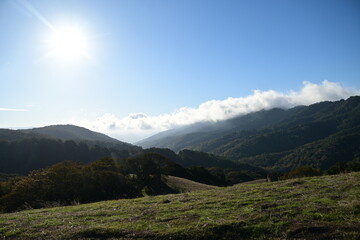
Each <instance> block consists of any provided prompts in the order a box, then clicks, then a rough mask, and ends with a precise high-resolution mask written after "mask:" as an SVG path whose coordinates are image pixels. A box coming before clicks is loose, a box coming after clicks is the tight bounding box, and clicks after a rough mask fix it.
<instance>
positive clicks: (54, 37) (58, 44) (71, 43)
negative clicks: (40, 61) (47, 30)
mask: <svg viewBox="0 0 360 240" xmlns="http://www.w3.org/2000/svg"><path fill="white" fill-rule="evenodd" d="M47 42H48V45H49V48H50V51H49V55H50V56H51V57H54V58H58V59H60V60H63V61H73V60H79V59H82V58H90V56H89V54H88V47H89V46H88V38H87V36H86V35H85V34H84V33H83V31H81V29H80V28H79V27H77V26H63V27H60V28H57V29H54V30H53V31H52V34H51V36H50V38H49V39H48V41H47Z"/></svg>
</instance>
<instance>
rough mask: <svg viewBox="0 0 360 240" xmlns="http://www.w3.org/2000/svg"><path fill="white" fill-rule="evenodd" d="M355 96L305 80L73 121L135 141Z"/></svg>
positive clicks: (340, 88) (349, 91)
mask: <svg viewBox="0 0 360 240" xmlns="http://www.w3.org/2000/svg"><path fill="white" fill-rule="evenodd" d="M354 95H360V90H357V89H349V88H345V87H343V86H342V85H341V84H339V83H335V82H330V81H327V80H325V81H323V82H322V83H321V84H315V83H311V82H303V86H302V88H301V89H300V90H299V91H289V92H287V93H280V92H277V91H274V90H268V91H260V90H254V91H253V93H252V94H251V95H249V96H246V97H238V98H234V97H229V98H227V99H225V100H210V101H207V102H204V103H202V104H200V105H199V107H197V108H190V107H182V108H180V109H178V110H177V111H175V112H172V113H167V114H162V115H158V116H148V115H146V114H144V113H132V114H130V115H128V116H126V117H124V118H118V117H116V116H115V115H113V114H110V113H108V114H105V115H103V116H100V117H98V118H96V119H95V120H94V121H78V120H76V121H75V120H73V121H72V122H71V123H73V124H77V125H79V124H80V125H82V126H84V127H87V128H90V129H92V130H95V131H99V132H104V133H106V134H109V135H110V136H113V137H116V138H118V139H120V140H123V141H128V142H135V141H138V140H141V139H143V138H145V137H148V136H150V135H153V134H155V133H157V132H160V131H164V130H167V129H171V128H176V127H180V126H184V125H188V124H193V123H196V122H204V121H221V120H226V119H229V118H233V117H235V116H239V115H244V114H247V113H251V112H255V111H259V110H262V109H265V110H267V109H271V108H275V107H277V108H284V109H287V108H291V107H295V106H298V105H310V104H312V103H316V102H320V101H336V100H340V99H346V98H348V97H350V96H354Z"/></svg>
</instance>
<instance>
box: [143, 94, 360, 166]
mask: <svg viewBox="0 0 360 240" xmlns="http://www.w3.org/2000/svg"><path fill="white" fill-rule="evenodd" d="M182 132H183V133H182ZM175 133H176V134H175ZM139 143H140V144H141V145H143V146H149V145H153V146H155V147H169V148H170V149H173V150H177V151H179V150H181V149H182V148H187V149H191V150H196V151H200V152H207V153H212V154H215V155H217V156H224V157H226V158H227V159H230V160H236V161H241V162H245V163H249V164H252V165H255V166H258V167H265V168H268V169H276V170H280V171H288V170H291V169H294V168H296V167H298V166H302V165H310V166H312V167H317V168H321V169H323V170H325V169H327V168H329V167H330V166H332V165H334V164H335V163H336V162H339V161H351V160H359V159H360V97H359V96H355V97H350V98H349V99H347V100H340V101H336V102H321V103H317V104H312V105H310V106H300V107H295V108H292V109H288V110H281V109H272V110H268V111H260V112H257V113H251V114H248V115H245V116H241V117H237V118H234V119H230V120H226V121H223V122H218V123H213V124H212V125H211V124H205V123H204V124H203V125H202V127H201V128H199V127H198V126H196V127H194V126H188V127H186V128H185V127H184V128H182V129H178V130H176V131H175V130H171V131H168V132H165V133H160V134H158V135H156V136H154V137H150V138H148V139H146V140H143V141H141V142H139Z"/></svg>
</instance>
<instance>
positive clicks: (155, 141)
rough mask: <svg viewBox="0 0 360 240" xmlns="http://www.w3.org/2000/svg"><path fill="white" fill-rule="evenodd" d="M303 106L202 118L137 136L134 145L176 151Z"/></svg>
mask: <svg viewBox="0 0 360 240" xmlns="http://www.w3.org/2000/svg"><path fill="white" fill-rule="evenodd" d="M303 108H305V107H304V106H299V107H295V108H293V109H290V110H284V109H279V108H274V109H271V110H267V111H265V110H262V111H259V112H254V113H250V114H247V115H244V116H240V117H236V118H232V119H229V120H225V121H219V122H202V123H195V124H192V125H189V126H184V127H181V128H177V129H171V130H167V131H164V132H160V133H158V134H155V135H153V136H151V137H149V138H146V139H144V140H141V141H139V142H137V143H136V145H139V146H142V147H144V148H150V147H158V148H170V149H172V150H174V151H176V152H178V151H180V150H182V149H191V148H192V147H193V146H194V145H197V144H199V143H203V142H207V141H209V140H210V139H214V138H218V137H220V136H224V135H226V134H231V133H233V132H235V131H242V130H247V131H249V130H253V129H260V128H264V127H267V126H271V125H272V124H275V123H277V122H280V121H282V120H284V119H286V118H288V117H289V116H291V115H292V114H295V113H296V112H298V111H300V110H301V109H303Z"/></svg>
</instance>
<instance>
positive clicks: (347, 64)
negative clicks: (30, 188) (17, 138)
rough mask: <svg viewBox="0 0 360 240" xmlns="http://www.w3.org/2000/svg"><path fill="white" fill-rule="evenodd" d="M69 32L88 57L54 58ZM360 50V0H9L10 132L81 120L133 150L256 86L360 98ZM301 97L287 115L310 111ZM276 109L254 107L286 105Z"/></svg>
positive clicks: (3, 67) (6, 123)
mask: <svg viewBox="0 0 360 240" xmlns="http://www.w3.org/2000/svg"><path fill="white" fill-rule="evenodd" d="M61 26H77V27H78V28H80V29H81V31H82V33H83V34H84V36H86V44H87V46H88V48H87V53H88V54H89V56H90V58H80V59H77V60H76V61H72V60H71V61H70V60H69V61H64V60H59V59H57V58H56V57H48V56H47V53H48V51H49V49H48V46H47V45H46V44H47V43H46V41H47V40H48V39H49V36H50V35H51V34H52V32H53V30H54V29H57V28H60V27H61ZM52 28H53V29H52ZM359 43H360V2H359V1H357V0H353V1H351V0H317V1H308V0H302V1H297V0H251V1H250V0H249V1H240V0H238V1H211V0H206V1H205V0H204V1H200V0H191V1H190V0H181V1H165V0H163V1H145V0H142V1H140V0H128V1H121V0H116V1H115V0H114V1H110V0H107V1H100V0H61V1H60V0H57V1H55V0H1V1H0V127H1V128H9V127H12V128H16V127H35V126H45V125H49V124H57V123H74V124H78V125H82V126H86V127H89V128H91V129H94V130H98V131H101V132H105V133H107V134H110V135H112V136H115V137H117V138H119V139H121V140H127V141H135V140H139V139H140V138H142V137H144V136H148V135H150V134H153V133H155V132H157V131H160V130H164V129H167V128H169V127H173V126H178V125H182V124H183V123H184V124H185V123H192V122H194V121H198V120H199V121H202V120H204V119H205V120H206V118H204V117H202V116H205V115H206V116H210V115H211V114H208V113H205V115H204V113H203V112H199V111H197V112H196V110H199V109H201V106H205V105H206V106H208V105H209V104H206V103H209V101H211V100H214V101H215V102H218V103H221V104H225V103H228V104H230V105H231V106H234V104H235V103H234V102H232V101H226V100H228V99H229V98H231V99H233V98H234V99H240V102H239V101H235V102H236V104H240V105H241V104H242V103H243V102H246V101H248V100H249V99H254V96H256V94H255V93H254V92H253V90H256V89H258V90H260V92H261V93H263V95H261V94H260V95H261V96H265V95H266V93H269V91H274V92H275V93H276V94H278V95H276V94H275V95H276V96H285V97H287V98H288V97H294V96H298V95H299V96H300V95H301V92H304V91H305V90H306V89H310V88H311V87H312V88H311V89H312V90H314V89H318V90H316V91H315V93H319V92H321V94H320V93H319V94H318V95H319V96H321V97H320V98H317V97H315V98H314V99H312V101H313V102H315V101H318V100H336V99H338V98H341V97H348V96H349V95H352V94H358V93H359V90H358V89H360V44H359ZM324 80H327V81H325V82H324ZM304 82H305V83H304ZM304 89H305V90H304ZM329 89H330V90H329ZM312 90H311V91H310V92H311V93H314V92H312ZM326 91H330V92H326ZM331 91H332V92H331ZM297 93H298V95H296V94H297ZM264 94H265V95H264ZM308 94H309V93H304V94H303V95H302V98H301V99H306V97H304V96H308ZM260 95H259V96H260ZM275 95H274V96H275ZM315 95H316V94H315ZM266 96H267V95H266ZM251 97H252V98H251ZM298 98H300V97H298ZM298 98H297V100H293V98H292V100H288V101H290V103H289V104H288V105H286V104H285V105H286V106H285V105H284V107H290V106H293V105H295V104H310V103H312V101H310V102H309V101H305V100H304V101H303V102H301V101H299V100H298ZM241 101H242V102H241ZM258 101H260V100H258ZM261 101H262V100H261ZM277 102H279V101H277ZM212 103H213V102H212ZM252 103H253V102H250V103H248V104H250V105H251V104H252ZM204 104H205V105H204ZM266 104H267V105H266ZM266 104H265V105H261V106H260V107H254V108H252V107H250V108H249V109H253V110H257V109H258V108H261V107H263V108H269V107H272V106H278V105H276V104H275V105H271V104H270V105H269V104H268V103H266ZM281 106H282V105H281ZM227 107H228V106H226V107H225V108H227ZM184 109H187V110H189V109H190V110H189V111H188V115H186V116H185V115H184V116H183V115H181V117H180V118H181V119H182V120H181V119H180V120H179V119H178V118H176V119H175V120H174V118H166V116H174V115H176V114H177V113H179V112H183V110H184ZM193 110H194V111H195V112H193ZM209 111H210V110H209ZM249 111H250V110H249ZM134 113H142V114H141V115H139V114H134ZM236 113H237V112H235V113H234V114H236ZM239 113H240V112H239ZM241 113H244V112H241ZM219 114H220V113H219ZM198 115H201V116H198ZM220 115H221V114H220ZM176 116H178V115H176ZM192 116H198V117H195V118H194V120H189V119H190V118H192ZM231 116H233V115H231ZM139 118H142V122H141V123H139V122H136V123H134V122H131V121H132V119H134V121H135V120H136V119H139ZM146 118H149V119H151V121H150V120H149V121H147V120H146ZM164 118H166V122H167V124H163V125H161V126H153V125H154V124H153V125H152V123H154V122H159V121H161V119H162V120H164ZM184 119H186V120H184ZM210 119H211V120H219V119H223V118H219V119H218V118H216V117H215V119H214V117H210ZM143 120H144V121H143ZM164 121H165V120H164ZM171 121H172V123H169V122H171ZM130 122H131V123H130ZM174 122H175V123H174ZM141 124H143V125H141ZM144 126H146V127H144ZM124 129H127V131H125V130H124ZM149 130H151V131H149ZM145 132H146V133H145Z"/></svg>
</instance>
